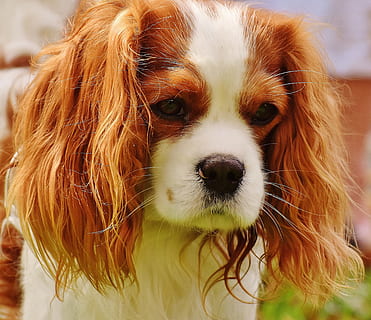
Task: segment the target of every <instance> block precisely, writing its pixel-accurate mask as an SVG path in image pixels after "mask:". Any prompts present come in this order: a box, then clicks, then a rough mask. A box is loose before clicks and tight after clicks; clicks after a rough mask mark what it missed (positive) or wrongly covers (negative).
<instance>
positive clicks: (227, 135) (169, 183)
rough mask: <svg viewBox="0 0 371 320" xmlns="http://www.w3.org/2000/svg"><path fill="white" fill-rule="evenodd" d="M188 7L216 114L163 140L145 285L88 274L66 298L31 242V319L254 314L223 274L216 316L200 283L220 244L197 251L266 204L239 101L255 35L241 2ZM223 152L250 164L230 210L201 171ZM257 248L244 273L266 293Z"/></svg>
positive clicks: (169, 319)
mask: <svg viewBox="0 0 371 320" xmlns="http://www.w3.org/2000/svg"><path fill="white" fill-rule="evenodd" d="M188 7H189V10H190V12H191V19H192V20H193V21H194V33H193V36H192V38H191V44H190V49H189V52H188V58H189V59H190V60H191V61H192V62H193V63H194V65H196V67H197V68H198V70H199V71H200V73H201V75H202V76H203V77H204V79H205V80H206V83H207V85H208V88H209V90H210V93H211V104H210V106H209V111H208V112H207V114H206V115H205V116H204V117H203V118H202V119H200V121H199V123H198V125H197V126H195V127H194V128H192V129H191V130H190V131H189V132H188V133H187V134H185V135H183V136H181V137H178V138H176V137H175V138H170V139H166V140H163V141H161V142H160V143H159V144H158V145H157V146H156V148H155V151H154V156H153V163H152V167H153V169H152V172H151V173H152V175H153V185H152V187H153V188H152V189H151V191H150V192H149V194H148V199H147V200H149V202H150V205H148V206H147V207H146V209H145V213H144V216H145V221H144V226H143V237H142V239H141V241H140V243H138V245H137V247H136V251H135V253H134V260H135V266H136V271H137V278H138V284H139V287H137V285H136V284H131V283H128V284H127V288H126V289H125V290H124V291H123V292H122V293H118V292H115V290H113V289H109V288H108V289H107V292H106V293H105V294H104V295H101V294H99V293H98V292H97V291H96V290H94V289H93V288H92V286H91V285H90V284H89V283H88V282H87V281H85V280H84V279H79V280H78V281H77V283H76V289H75V290H73V289H71V290H68V291H67V292H66V295H65V300H64V302H63V303H62V302H60V301H58V300H57V299H56V298H54V293H53V292H54V291H53V289H54V283H53V280H52V279H50V278H48V276H46V275H45V273H44V271H43V270H42V269H41V267H40V265H39V264H38V262H37V260H36V259H35V257H34V256H33V254H32V253H31V252H30V249H29V248H28V247H27V246H25V247H24V250H23V258H22V263H23V270H24V271H23V285H24V290H25V291H24V294H25V300H24V305H23V319H24V320H30V319H38V320H62V319H64V320H67V319H68V320H77V319H78V320H87V319H89V320H115V319H117V320H195V319H197V320H206V319H217V320H232V319H233V320H243V319H254V318H255V315H256V307H257V302H256V300H255V299H253V298H252V297H250V296H249V295H247V294H246V293H245V292H243V291H242V289H240V288H238V287H236V288H234V289H233V290H234V293H235V294H236V295H237V296H238V297H239V298H241V299H243V300H245V301H248V302H250V304H244V303H241V302H240V301H238V300H236V299H234V298H233V297H232V296H231V295H229V294H228V293H227V290H226V288H225V286H224V283H218V284H216V285H215V286H214V287H213V288H212V290H211V291H210V292H209V294H208V295H207V298H206V303H205V307H206V310H207V312H208V313H209V315H210V316H211V317H209V315H207V313H206V312H205V310H204V308H203V305H202V299H201V290H202V288H203V286H204V285H205V282H206V280H207V279H208V277H209V276H210V275H211V274H212V273H213V272H214V271H215V270H216V269H217V268H218V266H220V264H219V263H218V261H219V260H220V253H218V252H217V251H216V250H215V249H214V250H212V249H210V248H209V246H205V248H204V249H203V251H202V254H201V261H198V255H199V246H200V242H201V240H202V238H203V236H204V235H205V234H206V232H208V231H210V230H214V229H225V230H231V229H233V228H238V227H248V226H250V225H251V224H252V223H254V221H255V220H256V219H257V217H258V214H259V211H260V209H261V206H262V201H263V194H264V187H263V185H264V182H263V181H264V176H263V173H262V168H261V157H260V153H259V151H258V146H257V145H256V143H255V142H254V139H253V136H252V133H251V130H250V129H249V128H248V126H247V124H246V123H245V122H244V121H243V119H242V118H241V117H240V116H239V114H238V105H237V101H238V97H239V94H240V91H241V88H242V84H243V77H244V74H245V72H246V69H247V65H246V60H247V54H248V51H249V50H248V45H247V43H246V41H245V40H244V35H243V27H242V24H241V22H240V16H239V12H238V11H236V10H234V9H233V10H227V9H226V8H225V7H223V6H218V7H217V15H216V16H215V17H212V16H210V15H209V14H208V13H206V12H205V8H204V7H202V6H199V5H196V4H193V3H190V4H188ZM227 30H228V31H227ZM215 153H220V154H228V155H233V156H234V157H236V158H237V159H239V160H240V161H241V162H242V163H243V164H244V166H245V168H246V174H245V177H244V179H243V181H242V185H241V187H240V188H239V190H238V192H237V194H236V195H235V196H234V197H233V198H232V199H230V200H228V201H227V202H220V203H219V204H216V206H218V205H219V206H220V208H214V209H221V210H223V213H224V214H220V215H212V214H210V208H209V209H205V208H202V196H203V193H204V192H205V191H204V190H203V188H202V185H201V182H200V181H198V179H197V175H196V172H195V166H196V165H197V163H198V162H199V161H201V160H202V159H204V158H205V157H207V156H209V155H211V154H215ZM169 192H170V193H171V195H172V197H173V198H172V197H170V196H169ZM222 207H223V208H222ZM200 230H204V231H203V232H200ZM187 244H188V245H187ZM254 252H255V253H256V256H260V255H261V254H262V245H261V243H260V242H258V244H257V245H256V246H255V248H254ZM256 256H255V255H251V266H250V268H249V271H248V273H247V274H246V275H245V277H244V279H243V283H244V285H245V287H246V288H247V289H248V290H249V292H250V293H252V294H253V295H258V289H259V283H260V270H259V260H258V258H256ZM200 266H201V269H200V270H199V267H200ZM246 268H247V266H245V270H246ZM233 284H234V283H233V282H231V287H232V288H233ZM77 288H78V289H77Z"/></svg>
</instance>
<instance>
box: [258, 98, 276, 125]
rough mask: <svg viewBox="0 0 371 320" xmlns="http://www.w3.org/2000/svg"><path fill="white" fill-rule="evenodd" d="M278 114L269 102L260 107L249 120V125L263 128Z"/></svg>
mask: <svg viewBox="0 0 371 320" xmlns="http://www.w3.org/2000/svg"><path fill="white" fill-rule="evenodd" d="M277 114H278V109H277V107H276V106H275V105H274V104H272V103H269V102H265V103H263V104H261V105H260V107H259V108H258V110H257V111H256V112H255V114H254V115H253V116H252V118H251V124H252V125H255V126H265V125H266V124H268V123H270V122H271V121H272V120H273V119H274V118H275V117H276V115H277Z"/></svg>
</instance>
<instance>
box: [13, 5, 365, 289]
mask: <svg viewBox="0 0 371 320" xmlns="http://www.w3.org/2000/svg"><path fill="white" fill-rule="evenodd" d="M151 3H152V5H153V8H156V9H155V10H150V9H149V8H147V7H146V3H145V2H143V1H139V0H138V1H134V0H133V1H121V0H116V1H105V2H99V3H97V4H96V5H94V6H92V7H90V8H88V9H87V10H86V11H85V12H84V11H83V10H82V11H81V12H80V14H78V15H77V16H76V18H75V20H74V24H73V27H72V29H71V32H70V33H69V35H68V36H67V37H66V39H64V40H63V41H61V42H59V43H57V44H54V45H51V46H49V47H47V48H46V49H44V50H43V52H42V53H41V56H45V57H46V60H45V61H44V62H42V63H41V65H40V66H39V72H38V76H37V77H36V79H35V81H34V82H33V84H32V86H31V87H30V88H29V89H28V90H27V92H26V95H25V96H24V98H23V100H22V102H21V110H20V116H19V117H18V118H17V122H16V137H15V139H16V146H17V147H18V148H19V147H20V146H22V152H21V154H20V156H19V159H18V161H19V163H18V166H17V170H16V174H15V177H14V180H13V184H12V188H11V190H10V191H11V200H12V201H14V202H15V203H16V205H17V209H18V212H19V215H20V218H21V222H22V225H23V228H24V232H25V237H26V238H27V239H28V240H29V241H30V243H32V244H33V246H34V249H36V252H37V253H38V255H39V258H40V260H41V261H42V262H43V263H44V264H45V265H46V266H47V267H48V268H49V270H50V272H51V273H52V274H54V275H55V276H56V279H57V286H58V288H59V289H62V290H63V288H64V287H65V285H66V284H68V283H69V281H71V280H73V279H72V278H73V277H74V276H76V274H79V273H83V274H84V275H85V276H86V277H87V278H88V279H89V280H90V281H91V282H92V283H93V285H95V287H96V288H97V289H102V288H103V287H104V286H105V285H107V284H111V285H114V286H116V287H119V288H121V287H122V286H123V281H124V280H123V279H125V278H127V277H130V278H132V279H133V278H135V266H134V262H133V257H132V254H133V250H134V248H135V243H136V241H138V239H140V235H141V223H142V216H141V202H142V196H143V194H142V193H141V184H142V182H143V181H144V180H145V179H144V177H145V174H146V171H145V167H146V165H147V164H148V163H149V161H148V159H149V155H150V151H151V150H150V147H151V143H152V142H153V141H155V140H156V139H158V138H161V137H164V136H166V135H168V134H171V135H173V134H177V133H178V132H179V131H181V130H183V129H184V127H183V124H177V125H176V126H175V127H173V128H172V129H171V130H170V131H168V130H169V128H168V127H167V125H168V124H166V123H164V122H163V121H160V120H158V119H155V116H153V115H152V113H151V110H150V104H152V103H155V102H157V101H160V100H161V99H163V98H166V97H167V95H169V96H174V94H173V93H172V90H174V91H177V90H178V87H177V86H183V85H185V86H186V88H187V89H189V90H188V92H187V93H186V94H185V95H183V96H182V97H183V98H185V99H190V100H191V101H192V102H196V103H197V104H198V106H199V109H198V110H196V111H195V113H194V114H193V117H194V120H197V118H198V117H200V116H201V115H202V114H203V113H204V112H205V110H206V106H207V99H206V98H205V92H206V91H207V88H206V87H205V84H204V83H203V82H202V80H201V79H200V77H199V75H197V73H196V72H195V70H194V69H193V68H192V66H190V65H186V63H185V61H184V60H183V58H184V49H185V48H186V43H187V38H188V36H189V34H188V32H189V30H188V29H187V28H185V27H186V23H185V20H184V19H183V18H182V16H181V15H180V13H179V12H178V11H177V9H176V8H175V7H174V6H173V5H172V4H171V2H170V1H160V0H156V1H155V0H153V1H151ZM84 6H87V7H89V4H88V2H86V3H84ZM170 16H172V17H173V18H169V17H170ZM174 16H175V17H177V19H175V18H174ZM246 16H247V17H248V19H247V20H246V21H247V23H246V33H247V34H249V35H251V34H252V35H254V38H252V40H251V41H253V43H254V48H255V51H254V52H253V54H252V55H251V61H249V65H250V66H251V68H250V71H249V74H247V77H246V90H245V92H244V94H243V95H242V97H241V114H244V115H245V114H251V113H254V111H255V110H256V108H257V106H258V105H259V104H260V103H261V102H262V101H265V99H267V98H266V96H267V94H268V95H269V96H272V97H274V98H273V99H274V101H272V102H274V103H275V104H276V105H277V106H278V108H279V110H280V116H279V117H278V118H277V119H276V120H275V121H274V122H272V124H270V125H269V126H267V127H264V128H254V129H255V134H256V137H257V140H258V141H259V142H260V143H261V145H262V148H263V149H264V160H265V162H266V164H267V166H268V170H269V179H270V183H271V184H270V189H269V190H267V192H269V193H270V194H271V196H269V197H268V199H267V202H269V204H267V205H266V206H265V208H264V212H265V214H264V213H263V214H262V216H261V219H260V220H259V223H258V224H257V226H256V228H257V230H258V232H259V234H260V235H261V236H262V237H263V239H264V242H265V247H266V252H265V258H266V262H267V267H268V271H269V272H270V274H271V275H273V276H274V278H275V279H276V280H280V279H281V277H282V276H284V277H286V278H288V279H289V280H291V281H292V282H293V283H294V284H296V285H297V286H298V287H299V288H300V289H302V290H303V291H304V292H306V293H308V294H315V295H317V296H327V295H328V294H329V293H331V292H332V291H333V290H335V289H336V288H337V287H338V286H341V284H343V281H344V280H345V279H346V278H347V276H348V275H349V274H351V275H352V274H354V275H355V276H358V275H359V274H360V273H361V265H360V263H361V262H360V260H359V257H358V255H357V254H356V253H355V251H354V250H353V249H351V248H350V247H349V246H348V244H347V242H346V225H345V222H346V217H345V212H346V203H347V194H346V192H345V188H344V178H345V177H344V175H345V174H346V169H345V164H344V160H343V159H344V157H343V145H342V142H341V141H340V126H339V117H340V111H339V108H338V102H337V98H336V97H335V96H332V93H331V92H334V90H333V87H332V86H331V84H330V81H329V79H328V77H327V75H326V72H325V69H324V67H323V64H322V62H321V59H320V57H319V55H318V54H317V52H316V50H315V49H314V48H313V44H312V40H311V39H310V35H309V34H308V33H307V32H306V31H304V28H303V26H302V22H301V21H300V20H297V19H292V18H286V17H283V16H277V15H271V14H268V13H266V12H263V11H254V10H251V11H248V13H246ZM156 27H158V29H156ZM159 30H160V31H159ZM283 35H284V37H283ZM266 39H269V41H266ZM154 44H156V50H153V49H152V48H153V47H154ZM143 57H146V59H143ZM140 58H141V59H142V60H140ZM143 61H144V62H143ZM139 62H140V63H139ZM174 62H176V63H180V64H183V65H186V67H187V68H186V70H187V71H190V73H189V74H185V75H179V74H178V73H177V74H175V72H174V73H172V72H169V70H171V69H172V68H174V67H176V66H177V64H174ZM138 63H139V64H138ZM272 74H275V76H274V77H273V78H272V77H271V78H270V76H272ZM192 76H193V81H192ZM156 77H157V79H158V78H159V77H161V78H163V77H166V78H167V77H169V78H171V79H172V80H174V82H175V85H173V86H172V87H171V88H166V90H165V89H161V90H160V89H159V88H158V87H160V84H159V83H156ZM252 84H254V85H252ZM275 85H278V86H277V87H276V88H273V87H274V86H275ZM165 91H166V92H165ZM285 93H288V94H287V95H285ZM183 94H184V93H183ZM172 125H174V124H172ZM24 181H27V182H28V183H27V184H24V183H23V182H24ZM278 186H280V187H278ZM17 195H22V197H18V196H17ZM273 206H274V208H275V209H273ZM278 212H280V213H281V214H282V216H280V215H279V214H278ZM275 222H278V224H279V226H277V225H276V223H275ZM254 231H255V229H254V228H252V229H251V230H250V233H249V231H247V230H238V231H235V232H233V233H230V234H228V235H221V236H222V237H223V238H224V241H225V242H226V243H227V245H226V246H224V245H223V244H222V243H223V242H219V241H218V240H215V238H212V237H211V238H210V239H208V240H207V241H208V242H213V243H214V244H215V245H216V247H217V248H218V250H220V251H222V252H223V253H224V256H225V258H226V263H225V265H224V267H222V268H221V269H220V270H219V271H217V272H216V273H215V274H214V275H211V276H212V278H210V279H211V280H210V281H211V283H214V282H215V281H218V280H224V281H225V282H226V284H227V282H228V281H227V278H228V277H230V276H232V277H235V278H237V279H240V277H241V275H240V266H241V263H242V261H243V259H245V258H246V256H247V254H248V253H250V250H251V243H252V242H254V241H255V232H254ZM31 233H32V234H33V236H34V238H32V237H31ZM205 241H206V240H205ZM81 248H84V250H81ZM92 256H94V263H91V259H92V258H91V257H92ZM51 258H52V259H51Z"/></svg>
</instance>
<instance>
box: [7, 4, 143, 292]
mask: <svg viewBox="0 0 371 320" xmlns="http://www.w3.org/2000/svg"><path fill="white" fill-rule="evenodd" d="M134 2H135V1H134ZM128 3H129V2H125V1H109V2H105V1H104V2H98V3H97V4H95V5H93V6H92V7H90V8H87V9H86V11H84V12H80V13H79V14H78V15H77V16H76V17H75V21H74V23H73V26H72V28H71V30H70V32H69V35H68V36H67V37H66V39H65V40H63V41H61V42H60V43H57V44H55V45H51V46H49V47H47V48H46V49H45V50H44V51H43V52H42V53H41V58H40V60H42V61H43V62H42V63H41V65H40V66H39V68H38V71H37V76H36V78H35V80H34V81H33V83H32V84H31V86H30V87H29V88H28V90H27V93H26V95H25V96H24V98H23V100H22V101H21V106H20V111H19V114H18V116H17V121H16V130H17V131H16V147H17V148H18V150H19V155H18V159H17V160H18V163H17V165H16V169H15V170H14V171H15V173H14V177H13V179H12V186H11V190H10V201H9V202H10V203H14V204H15V205H16V207H17V210H18V214H19V216H20V219H21V224H22V228H23V232H24V236H25V238H26V239H27V241H28V243H29V244H31V246H32V248H33V249H34V250H35V252H36V254H37V255H38V257H39V259H40V260H41V261H42V262H43V263H44V264H45V266H46V267H47V268H48V270H49V271H50V272H51V274H53V275H54V276H55V277H56V280H57V288H59V289H63V288H64V287H65V286H66V285H67V284H68V283H69V281H70V280H72V279H73V278H74V277H75V276H76V274H78V273H80V272H82V273H84V274H85V275H86V277H87V278H88V279H89V280H90V281H91V282H92V283H93V285H94V286H96V288H97V289H99V290H100V289H102V288H103V287H104V285H106V284H110V285H113V286H116V287H121V286H123V282H124V279H125V278H127V277H128V276H129V277H130V276H133V277H135V270H134V265H133V259H132V253H133V250H134V246H135V242H136V239H137V238H138V236H139V235H140V232H141V221H142V217H141V214H140V211H141V210H140V209H141V192H140V191H139V185H140V182H141V181H142V178H143V176H144V175H145V163H146V161H147V157H148V152H149V150H148V143H147V121H146V120H145V119H146V118H148V109H147V107H146V104H145V103H144V101H142V99H144V98H143V97H141V96H140V95H139V94H138V92H141V91H140V90H139V84H138V80H137V61H138V54H137V52H139V47H138V46H139V40H138V36H137V35H138V33H139V32H140V23H139V20H140V12H138V11H136V6H135V4H132V5H131V6H130V7H125V4H127V6H129V5H130V3H129V4H128ZM84 5H85V6H88V3H87V2H86V3H85V4H84ZM92 257H94V259H92ZM92 262H93V263H92Z"/></svg>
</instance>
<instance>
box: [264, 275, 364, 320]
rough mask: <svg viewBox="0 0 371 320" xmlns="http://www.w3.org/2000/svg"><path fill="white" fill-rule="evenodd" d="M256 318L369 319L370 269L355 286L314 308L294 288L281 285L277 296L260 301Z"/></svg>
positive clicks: (289, 319) (271, 319)
mask: <svg viewBox="0 0 371 320" xmlns="http://www.w3.org/2000/svg"><path fill="white" fill-rule="evenodd" d="M259 320H371V271H369V272H368V273H367V274H366V279H365V281H364V282H362V283H361V284H360V285H359V286H358V287H357V288H356V289H353V290H351V291H350V292H348V293H347V295H344V296H339V297H334V298H333V299H332V300H330V301H328V302H327V303H326V304H325V305H324V306H322V307H321V308H319V309H317V310H315V309H314V308H313V307H312V306H310V305H309V304H307V303H305V302H303V299H302V298H301V296H300V294H299V293H298V292H296V291H295V290H294V289H291V288H285V289H284V290H282V292H280V294H279V297H278V298H277V299H274V300H270V301H266V302H264V303H262V305H261V307H260V314H259Z"/></svg>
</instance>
